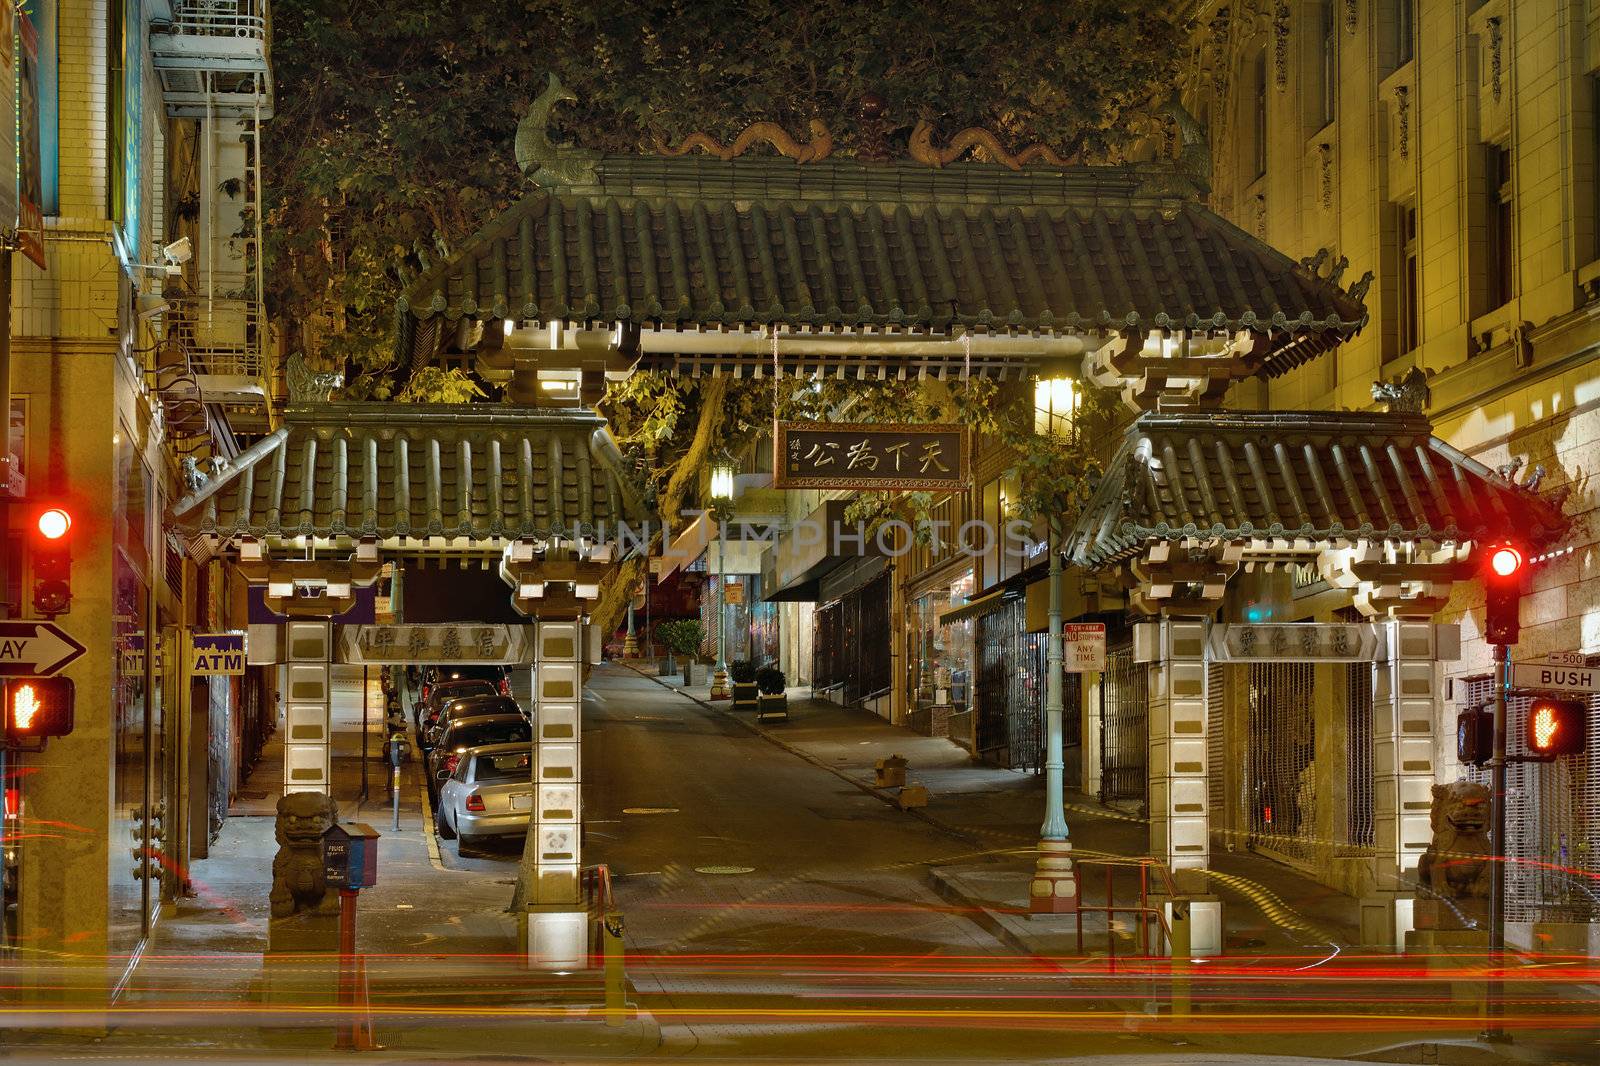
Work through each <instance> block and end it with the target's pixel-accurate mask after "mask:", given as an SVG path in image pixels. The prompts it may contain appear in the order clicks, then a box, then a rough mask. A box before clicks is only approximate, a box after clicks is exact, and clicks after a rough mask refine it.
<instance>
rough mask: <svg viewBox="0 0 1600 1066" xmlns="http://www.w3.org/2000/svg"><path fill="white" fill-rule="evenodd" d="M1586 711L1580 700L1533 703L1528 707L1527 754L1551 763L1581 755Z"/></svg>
mask: <svg viewBox="0 0 1600 1066" xmlns="http://www.w3.org/2000/svg"><path fill="white" fill-rule="evenodd" d="M1587 711H1588V708H1587V707H1586V706H1585V705H1584V703H1583V701H1582V700H1558V699H1552V698H1549V697H1541V698H1539V699H1536V700H1534V701H1533V703H1532V704H1531V705H1529V707H1528V737H1527V739H1528V753H1529V754H1530V755H1532V756H1534V757H1536V758H1543V759H1553V758H1555V757H1556V756H1557V755H1573V754H1576V753H1577V752H1580V751H1582V750H1583V749H1584V746H1585V745H1586V743H1587V741H1588V731H1589V730H1588V721H1587Z"/></svg>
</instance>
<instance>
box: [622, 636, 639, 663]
mask: <svg viewBox="0 0 1600 1066" xmlns="http://www.w3.org/2000/svg"><path fill="white" fill-rule="evenodd" d="M622 657H623V658H624V659H637V658H638V657H639V638H638V637H636V636H634V635H633V634H632V633H629V634H628V635H627V636H626V637H624V638H623V639H622Z"/></svg>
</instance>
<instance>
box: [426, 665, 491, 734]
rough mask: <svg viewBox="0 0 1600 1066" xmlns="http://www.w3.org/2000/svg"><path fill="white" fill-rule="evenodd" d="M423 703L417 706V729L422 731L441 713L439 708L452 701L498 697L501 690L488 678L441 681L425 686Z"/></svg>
mask: <svg viewBox="0 0 1600 1066" xmlns="http://www.w3.org/2000/svg"><path fill="white" fill-rule="evenodd" d="M423 691H424V692H425V693H427V695H425V696H423V698H422V700H421V702H419V703H418V704H417V705H416V720H417V728H418V729H421V728H422V724H423V722H425V721H426V720H427V719H428V718H429V717H430V716H432V715H435V714H437V713H438V712H439V708H440V707H441V706H443V705H444V704H445V703H447V702H448V701H450V700H458V699H461V698H462V697H464V696H497V695H500V690H499V689H498V688H496V687H495V684H494V682H493V681H490V680H488V679H487V678H478V677H471V678H462V679H460V680H452V681H441V682H437V683H435V684H432V685H424V686H423Z"/></svg>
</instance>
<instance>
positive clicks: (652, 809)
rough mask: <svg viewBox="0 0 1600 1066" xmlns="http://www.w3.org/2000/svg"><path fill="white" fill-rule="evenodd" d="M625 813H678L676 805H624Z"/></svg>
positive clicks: (623, 810)
mask: <svg viewBox="0 0 1600 1066" xmlns="http://www.w3.org/2000/svg"><path fill="white" fill-rule="evenodd" d="M622 813H623V814H677V813H678V808H676V807H624V808H622Z"/></svg>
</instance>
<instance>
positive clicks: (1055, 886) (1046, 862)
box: [1028, 840, 1078, 914]
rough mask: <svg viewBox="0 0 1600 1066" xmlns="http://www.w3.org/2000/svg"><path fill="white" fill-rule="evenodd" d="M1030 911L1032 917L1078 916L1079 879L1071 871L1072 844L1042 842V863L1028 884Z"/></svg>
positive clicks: (1040, 848)
mask: <svg viewBox="0 0 1600 1066" xmlns="http://www.w3.org/2000/svg"><path fill="white" fill-rule="evenodd" d="M1028 910H1029V912H1031V913H1033V914H1076V913H1077V911H1078V878H1077V875H1076V874H1075V873H1074V871H1073V869H1072V843H1071V841H1067V840H1041V841H1039V859H1038V862H1037V863H1036V865H1035V866H1034V870H1033V880H1032V881H1031V882H1029V884H1028Z"/></svg>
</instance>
